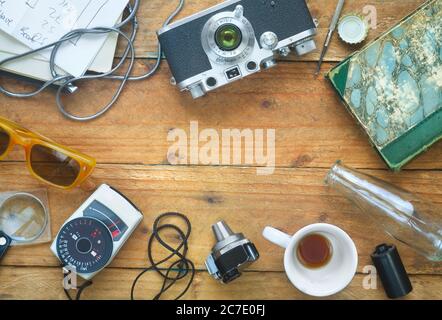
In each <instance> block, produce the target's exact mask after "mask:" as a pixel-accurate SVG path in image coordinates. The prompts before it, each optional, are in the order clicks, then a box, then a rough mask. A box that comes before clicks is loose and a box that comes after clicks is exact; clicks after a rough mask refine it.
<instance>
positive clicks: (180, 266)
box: [130, 212, 195, 300]
mask: <svg viewBox="0 0 442 320" xmlns="http://www.w3.org/2000/svg"><path fill="white" fill-rule="evenodd" d="M170 217H178V218H180V219H181V220H183V221H184V222H185V224H186V227H187V230H184V231H183V230H182V229H180V227H178V226H177V225H174V224H170V223H165V224H161V222H162V221H163V220H164V219H167V218H170ZM164 230H173V231H174V232H176V233H177V235H178V236H179V238H180V239H181V242H180V243H179V244H178V246H177V247H175V248H174V247H172V246H171V245H169V244H168V243H167V242H165V241H164V240H163V239H162V238H161V235H160V233H161V232H162V231H164ZM191 230H192V225H191V224H190V221H189V219H188V218H187V217H186V216H185V215H183V214H181V213H178V212H167V213H163V214H162V215H160V216H159V217H158V218H157V219H156V220H155V222H154V224H153V230H152V235H151V236H150V238H149V240H148V247H147V256H148V259H149V263H150V264H151V266H150V267H148V268H146V269H144V270H143V271H142V272H141V273H140V274H139V275H138V276H137V277H136V278H135V280H134V282H133V284H132V288H131V293H130V297H131V299H132V300H135V297H134V291H135V288H136V286H137V283H138V281H139V280H140V278H141V277H142V276H143V275H145V274H146V272H148V271H156V272H157V273H158V274H159V275H160V276H161V277H162V278H163V285H162V287H161V289H160V291H159V292H158V294H157V295H156V296H155V297H154V298H153V300H159V299H160V298H161V296H162V295H163V294H164V293H165V292H166V291H167V290H169V289H170V288H171V287H172V286H173V285H174V284H175V283H176V282H177V281H180V280H182V279H184V278H185V277H187V276H188V277H189V281H188V283H187V285H186V287H185V288H184V289H183V291H182V292H181V293H180V294H179V295H178V296H177V297H176V298H175V300H178V299H180V298H181V297H182V296H184V295H185V294H186V292H187V291H188V290H189V288H190V286H191V285H192V282H193V279H194V278H195V265H194V263H193V262H192V261H191V260H189V259H188V258H187V253H188V251H189V243H188V241H189V237H190V233H191ZM155 241H158V243H159V244H160V245H161V246H163V247H164V248H165V249H166V250H168V251H169V252H170V254H169V255H168V256H167V257H166V258H164V259H162V260H160V261H158V262H155V259H154V257H153V250H152V245H153V243H154V242H155ZM174 257H176V258H177V260H175V261H173V262H170V261H171V260H172V259H174ZM166 262H170V264H169V266H167V267H166V268H161V265H163V264H165V263H166ZM172 272H176V275H175V276H171V273H172Z"/></svg>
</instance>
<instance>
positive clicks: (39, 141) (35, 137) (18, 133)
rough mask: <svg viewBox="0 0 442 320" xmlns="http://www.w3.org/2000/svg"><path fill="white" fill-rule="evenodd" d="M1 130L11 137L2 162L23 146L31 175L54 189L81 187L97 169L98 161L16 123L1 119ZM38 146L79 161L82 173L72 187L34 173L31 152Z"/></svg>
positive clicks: (0, 157)
mask: <svg viewBox="0 0 442 320" xmlns="http://www.w3.org/2000/svg"><path fill="white" fill-rule="evenodd" d="M0 128H1V129H3V130H4V131H5V132H6V133H7V134H8V135H9V145H8V147H7V148H6V150H5V152H4V153H3V154H0V160H3V159H4V158H5V157H6V156H7V155H8V154H9V153H10V152H11V150H12V149H13V148H14V146H16V145H20V146H22V147H23V148H24V149H25V155H26V165H27V167H28V170H29V171H30V173H31V174H32V175H33V176H34V177H35V178H37V179H38V180H40V181H42V182H44V183H46V184H49V185H51V186H53V187H56V188H59V189H64V190H70V189H72V188H74V187H77V186H79V185H81V184H82V183H83V182H84V181H85V180H86V179H87V178H88V177H89V176H90V175H91V173H92V171H93V170H94V168H95V165H96V160H95V159H94V158H92V157H89V156H88V155H85V154H83V153H80V152H78V151H75V150H72V149H70V148H67V147H65V146H63V145H61V144H58V143H56V142H54V141H53V140H51V139H49V138H46V137H45V136H42V135H40V134H38V133H35V132H32V131H30V130H28V129H26V128H24V127H22V126H20V125H19V124H17V123H15V122H12V121H9V120H7V119H5V118H2V117H0ZM36 145H39V146H43V147H46V148H49V149H51V150H55V151H57V152H60V153H62V154H64V155H66V156H68V157H70V158H71V159H73V160H75V161H77V163H78V165H79V166H80V171H79V173H78V177H77V178H76V179H75V181H74V182H73V183H72V184H71V185H70V186H61V185H58V184H55V183H52V182H50V181H48V180H46V179H44V178H43V177H41V176H39V175H38V174H36V173H35V172H34V169H33V168H32V163H31V150H32V148H33V147H34V146H36Z"/></svg>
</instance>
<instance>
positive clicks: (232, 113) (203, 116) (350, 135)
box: [0, 62, 442, 170]
mask: <svg viewBox="0 0 442 320" xmlns="http://www.w3.org/2000/svg"><path fill="white" fill-rule="evenodd" d="M143 67H144V63H143V62H138V64H137V73H141V70H142V69H143ZM325 67H326V68H330V67H331V65H330V64H326V65H325ZM314 68H315V66H314V64H312V63H304V62H303V63H283V64H281V65H280V66H279V67H278V68H275V69H273V70H270V71H268V72H262V73H259V74H257V75H254V76H251V77H249V78H247V79H244V80H242V81H240V82H238V83H235V84H234V85H232V86H228V87H224V88H222V89H220V90H218V91H216V92H214V93H211V94H210V95H208V96H207V97H205V98H203V99H200V100H197V101H194V100H192V98H191V97H190V95H189V94H188V93H180V92H179V91H178V90H177V89H176V88H175V87H173V86H171V85H170V84H169V82H168V78H169V76H170V75H169V71H168V68H167V65H163V67H162V68H161V70H160V72H159V73H158V74H157V75H155V76H154V78H152V79H150V80H147V81H142V82H134V83H130V84H129V85H128V86H127V87H126V90H125V91H124V92H123V95H122V96H121V98H120V100H119V101H118V103H117V104H116V105H115V106H114V108H113V109H112V110H111V111H110V112H109V113H107V114H106V116H105V117H103V118H100V119H99V120H96V121H93V122H89V123H87V124H85V123H76V122H72V121H66V119H64V118H63V117H62V116H61V115H60V114H59V112H58V110H57V109H56V106H55V101H54V97H53V93H52V92H50V91H47V92H45V93H44V94H42V95H40V96H38V97H36V98H34V99H30V100H18V99H7V98H5V97H0V108H1V109H0V110H1V111H0V112H1V113H0V114H1V115H2V116H5V117H7V118H9V119H11V120H14V121H17V122H19V123H21V124H22V125H24V126H26V127H28V128H29V129H32V130H35V131H37V132H40V133H41V134H44V135H47V136H50V137H51V138H52V139H54V140H56V141H59V142H60V143H64V144H66V145H69V146H71V147H73V148H75V149H78V150H81V151H83V152H85V153H87V154H89V155H91V156H94V157H96V158H97V160H98V162H100V163H130V164H134V163H137V164H138V163H143V164H167V163H168V162H167V154H168V148H169V147H170V146H171V145H172V143H171V142H168V141H167V135H168V133H169V131H170V130H173V129H183V130H185V131H186V132H187V133H189V126H190V121H198V124H199V128H200V130H203V129H205V128H212V129H216V130H217V131H218V132H220V133H221V130H222V129H230V128H238V129H241V130H242V129H247V128H250V129H275V130H276V145H275V146H276V166H277V167H293V168H297V167H321V168H328V167H330V165H331V164H332V163H334V162H335V161H336V160H338V159H341V160H343V161H345V162H346V163H348V164H349V165H351V166H353V167H358V168H382V169H384V168H386V166H385V164H384V163H383V162H382V160H381V158H380V157H379V156H378V154H377V153H376V151H375V150H374V149H373V148H371V146H370V143H369V142H368V139H367V136H366V135H365V133H363V132H362V130H361V129H360V127H358V125H357V124H356V121H354V120H353V119H352V118H351V116H350V115H349V114H348V113H347V111H346V110H345V108H344V106H343V105H342V104H341V102H340V101H339V99H338V98H337V96H336V94H335V93H334V92H333V91H332V90H331V88H330V85H329V84H328V83H327V81H326V80H325V79H322V78H321V79H319V80H316V79H315V78H314V76H313V73H314ZM114 85H115V84H112V83H110V82H107V81H98V82H94V83H93V84H91V85H89V86H87V85H86V84H83V86H82V88H81V90H80V92H79V93H78V94H75V96H74V97H72V98H71V99H70V100H68V105H69V106H70V107H71V108H70V109H71V110H73V111H75V112H76V113H77V114H90V113H91V112H92V111H93V110H94V106H100V105H102V104H103V103H104V102H105V99H106V98H109V97H110V95H111V94H112V92H111V88H113V86H114ZM17 86H18V87H23V86H22V85H19V84H16V86H15V87H17ZM96 92H99V94H96ZM8 159H13V160H19V159H23V155H22V153H21V150H20V153H15V154H13V155H11V157H9V158H8ZM407 168H409V169H430V170H432V169H439V168H442V143H438V144H436V145H435V146H433V147H432V148H431V149H430V150H429V151H428V153H425V154H423V155H422V156H420V157H419V158H418V159H417V160H415V161H413V162H412V163H410V164H409V165H408V166H407Z"/></svg>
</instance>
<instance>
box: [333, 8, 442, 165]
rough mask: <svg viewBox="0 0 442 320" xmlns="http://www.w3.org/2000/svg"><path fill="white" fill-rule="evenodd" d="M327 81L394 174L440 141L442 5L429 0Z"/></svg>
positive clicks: (356, 54) (352, 56)
mask: <svg viewBox="0 0 442 320" xmlns="http://www.w3.org/2000/svg"><path fill="white" fill-rule="evenodd" d="M327 78H328V79H329V80H330V81H331V83H332V85H333V87H334V88H335V90H336V91H337V92H338V94H339V95H340V97H341V99H342V101H343V102H344V104H345V106H346V107H347V108H348V110H349V111H350V112H351V113H352V115H353V116H354V117H355V118H356V119H357V121H358V122H359V124H360V125H361V126H362V127H363V129H364V130H365V131H366V132H367V134H368V136H369V138H370V141H371V143H372V144H373V145H374V147H375V148H376V150H377V151H378V152H379V153H380V154H381V156H382V158H383V159H384V160H385V162H386V163H387V164H388V166H389V167H390V168H391V169H393V170H400V169H401V167H402V166H404V165H405V164H406V163H407V162H409V161H410V160H411V159H413V158H414V157H416V156H417V155H419V154H420V153H422V152H423V151H425V150H426V149H427V148H428V147H429V146H431V145H432V144H434V143H435V142H436V141H437V140H439V139H441V138H442V0H431V1H428V2H426V3H425V4H424V5H423V6H421V7H420V8H419V9H417V10H416V11H415V12H413V13H412V14H411V15H409V16H408V17H406V18H405V19H403V20H402V21H401V22H400V23H399V24H397V25H396V26H395V27H393V28H392V29H391V30H390V31H388V32H387V33H386V34H384V35H382V36H381V37H379V38H378V39H376V40H375V41H373V42H372V43H370V44H369V45H368V46H366V47H365V48H364V49H362V50H361V51H358V52H356V53H355V54H353V55H351V56H350V57H348V58H347V59H345V60H344V61H343V62H341V63H340V64H339V65H338V66H336V67H335V68H333V69H332V70H331V71H330V72H329V73H328V74H327Z"/></svg>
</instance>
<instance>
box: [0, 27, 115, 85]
mask: <svg viewBox="0 0 442 320" xmlns="http://www.w3.org/2000/svg"><path fill="white" fill-rule="evenodd" d="M117 40H118V36H117V34H115V33H111V34H110V35H109V36H108V39H107V40H106V42H105V43H104V45H103V47H102V48H101V50H100V51H99V52H98V54H97V56H96V57H95V60H94V61H93V63H92V64H91V66H90V67H89V70H90V71H94V72H99V73H103V72H108V71H109V70H111V69H112V64H113V60H114V56H115V50H116V46H117ZM26 51H29V48H28V47H26V46H25V45H23V44H22V43H20V42H18V41H17V40H15V39H14V38H12V37H11V36H8V35H7V34H5V33H3V32H1V31H0V61H1V60H3V59H6V58H9V57H13V56H15V55H17V54H20V53H23V52H26ZM56 69H57V72H58V73H60V74H66V72H65V71H63V70H61V69H60V68H58V67H57V68H56ZM0 70H5V71H8V72H11V73H15V74H18V75H21V76H25V77H29V78H32V79H36V80H40V81H48V80H50V79H52V75H51V72H50V69H49V61H48V59H46V58H45V57H43V56H41V55H34V56H32V57H28V58H24V59H20V60H15V61H12V62H9V63H7V64H5V65H2V66H0Z"/></svg>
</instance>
